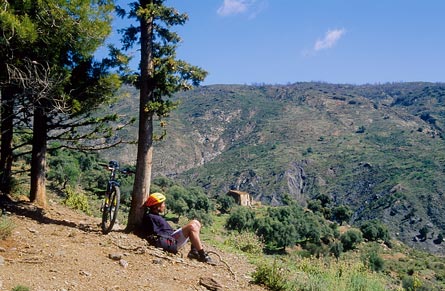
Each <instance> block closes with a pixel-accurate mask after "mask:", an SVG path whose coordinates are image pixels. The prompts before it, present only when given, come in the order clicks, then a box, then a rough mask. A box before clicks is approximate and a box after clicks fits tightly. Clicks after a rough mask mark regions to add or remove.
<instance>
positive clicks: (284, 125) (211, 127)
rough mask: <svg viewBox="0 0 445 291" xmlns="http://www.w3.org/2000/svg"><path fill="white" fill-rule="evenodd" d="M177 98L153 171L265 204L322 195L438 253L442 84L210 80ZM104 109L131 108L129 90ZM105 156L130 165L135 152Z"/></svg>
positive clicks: (444, 220)
mask: <svg viewBox="0 0 445 291" xmlns="http://www.w3.org/2000/svg"><path fill="white" fill-rule="evenodd" d="M127 90H128V92H127V95H128V96H136V94H135V91H132V90H131V89H127ZM175 98H178V99H179V100H180V101H181V104H180V106H179V107H178V109H177V110H176V111H175V112H173V113H172V115H171V117H170V118H169V119H168V120H167V121H168V126H167V131H168V136H167V137H166V138H165V139H164V140H162V141H160V142H157V143H156V145H155V152H154V167H153V170H154V175H155V176H156V175H165V176H168V177H171V178H174V179H175V180H177V181H182V182H183V183H184V184H186V185H197V186H200V187H203V188H205V189H206V192H207V194H208V195H209V196H212V197H214V196H217V195H221V194H224V193H226V192H227V190H229V189H239V190H242V191H247V192H249V193H250V194H251V195H252V196H253V197H254V199H255V200H258V201H261V202H263V203H266V204H271V205H279V204H280V203H281V200H282V197H283V195H284V194H290V195H291V196H292V197H293V198H294V199H296V200H298V201H299V202H300V203H301V204H302V205H306V203H307V201H308V200H309V199H311V198H313V197H315V196H316V195H318V194H326V195H328V196H329V197H330V198H331V199H332V201H333V203H334V204H336V205H347V206H348V207H350V208H351V209H352V210H353V216H352V218H351V220H350V223H360V221H363V220H367V219H372V218H377V219H380V220H382V221H383V222H385V223H386V224H387V225H388V227H389V228H390V230H391V234H392V236H393V237H396V238H397V239H400V240H402V241H403V242H405V243H407V244H409V245H410V246H413V247H416V248H420V249H425V250H428V251H430V252H434V253H441V254H444V253H445V250H444V248H443V246H442V244H437V243H435V242H434V241H435V239H436V237H437V235H438V234H440V233H442V231H443V228H444V226H445V205H443V204H442V203H440V201H441V199H442V195H443V193H444V185H445V174H444V168H443V162H444V160H445V156H444V155H445V151H444V149H445V148H444V141H443V128H445V127H444V123H445V119H444V116H443V112H444V105H445V104H444V98H445V85H444V84H436V83H395V84H383V85H363V86H353V85H336V84H325V83H296V84H290V85H280V86H278V85H277V86H274V85H265V86H245V85H220V86H218V85H214V86H206V87H201V88H197V89H195V90H193V91H189V92H185V93H181V94H178V95H177V96H175ZM107 110H116V111H117V112H119V113H121V114H129V112H132V114H135V113H134V112H137V98H134V97H130V98H127V99H126V100H125V102H122V103H120V104H117V105H115V106H113V107H112V108H108V109H107ZM135 133H136V130H135V129H133V130H131V129H130V130H128V131H127V133H126V134H129V135H134V136H135ZM104 154H105V156H108V157H116V156H119V158H120V159H121V161H123V162H127V163H130V164H131V163H134V161H135V154H136V149H135V147H134V146H126V147H124V148H120V149H115V150H113V151H112V152H108V153H104ZM422 228H427V229H428V234H429V236H428V238H427V239H426V240H424V241H419V239H418V235H419V230H420V229H422Z"/></svg>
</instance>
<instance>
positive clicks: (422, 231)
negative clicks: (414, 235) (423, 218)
mask: <svg viewBox="0 0 445 291" xmlns="http://www.w3.org/2000/svg"><path fill="white" fill-rule="evenodd" d="M429 232H430V228H429V227H428V226H426V225H424V226H423V227H422V228H420V230H419V234H420V239H421V240H426V239H427V235H428V233H429Z"/></svg>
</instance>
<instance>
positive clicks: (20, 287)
mask: <svg viewBox="0 0 445 291" xmlns="http://www.w3.org/2000/svg"><path fill="white" fill-rule="evenodd" d="M12 291H29V288H28V287H26V286H23V285H17V286H15V287H14V288H12Z"/></svg>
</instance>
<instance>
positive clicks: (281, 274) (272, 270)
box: [253, 261, 291, 291]
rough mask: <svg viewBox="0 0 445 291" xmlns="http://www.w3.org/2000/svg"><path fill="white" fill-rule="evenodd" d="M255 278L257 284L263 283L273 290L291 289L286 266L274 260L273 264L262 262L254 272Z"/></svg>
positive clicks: (283, 290)
mask: <svg viewBox="0 0 445 291" xmlns="http://www.w3.org/2000/svg"><path fill="white" fill-rule="evenodd" d="M253 280H254V282H255V283H257V284H263V285H265V286H266V287H268V288H269V290H272V291H287V290H291V289H290V286H289V284H288V283H287V282H288V279H287V275H286V273H285V271H284V268H282V267H281V266H279V264H278V263H277V262H276V261H274V262H273V264H272V265H268V264H261V265H259V266H257V268H256V270H255V272H254V273H253Z"/></svg>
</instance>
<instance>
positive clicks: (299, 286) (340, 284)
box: [292, 258, 388, 291]
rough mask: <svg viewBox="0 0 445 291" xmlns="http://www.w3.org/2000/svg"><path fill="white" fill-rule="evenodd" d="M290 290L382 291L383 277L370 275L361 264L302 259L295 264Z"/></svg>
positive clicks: (385, 288) (383, 285)
mask: <svg viewBox="0 0 445 291" xmlns="http://www.w3.org/2000/svg"><path fill="white" fill-rule="evenodd" d="M296 265H297V270H296V272H295V273H296V275H295V277H294V279H293V280H292V283H293V286H294V287H293V288H294V289H292V290H314V291H337V290H342V291H343V290H344V291H384V290H388V288H387V287H386V286H385V280H384V278H383V277H379V276H378V275H375V274H372V273H371V272H369V271H368V270H367V269H366V268H365V267H364V266H363V264H361V263H357V262H343V261H338V262H326V260H325V259H314V258H304V259H299V260H298V261H297V262H296Z"/></svg>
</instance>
